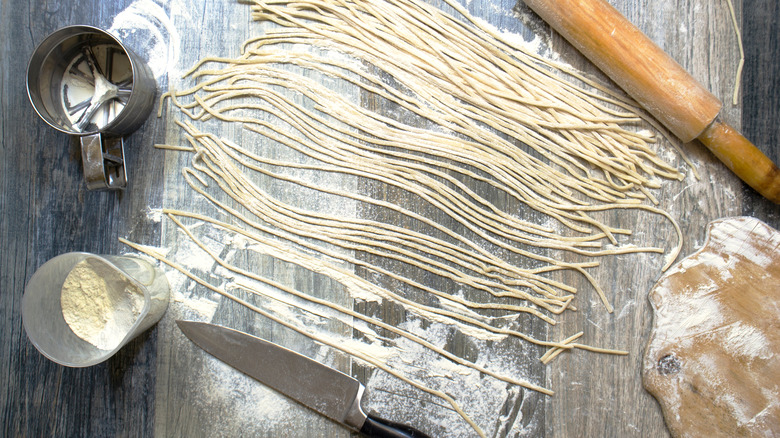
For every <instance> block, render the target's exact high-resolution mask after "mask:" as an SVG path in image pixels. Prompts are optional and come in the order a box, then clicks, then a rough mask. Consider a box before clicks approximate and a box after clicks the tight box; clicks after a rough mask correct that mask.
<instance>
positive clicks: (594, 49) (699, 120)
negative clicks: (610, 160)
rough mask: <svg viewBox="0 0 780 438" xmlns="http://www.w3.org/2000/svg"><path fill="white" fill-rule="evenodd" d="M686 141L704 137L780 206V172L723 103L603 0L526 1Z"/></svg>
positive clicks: (747, 180)
mask: <svg viewBox="0 0 780 438" xmlns="http://www.w3.org/2000/svg"><path fill="white" fill-rule="evenodd" d="M524 1H525V3H526V4H527V5H528V6H529V7H530V8H531V9H533V10H534V12H536V13H537V14H538V15H539V16H540V17H542V18H543V19H544V20H545V21H546V22H547V23H549V24H550V26H552V28H553V29H555V30H556V31H557V32H558V33H560V34H561V35H562V36H563V37H564V38H566V39H567V40H568V41H569V42H570V43H571V44H572V45H573V46H574V47H576V48H577V49H578V50H579V51H580V52H582V53H583V54H584V55H585V56H586V57H587V58H588V59H589V60H590V61H591V62H593V63H594V64H595V65H596V66H597V67H599V68H600V69H601V70H602V71H603V72H604V73H606V74H607V76H609V77H610V79H612V80H613V81H615V83H617V84H618V85H619V86H620V87H622V88H623V89H624V90H625V91H626V92H627V93H628V94H629V95H631V97H633V98H634V99H635V100H636V101H637V102H638V103H639V104H640V105H642V106H643V107H644V108H645V109H646V110H647V111H648V112H649V113H650V114H652V115H653V117H655V118H656V119H658V121H660V122H661V123H662V124H663V125H664V126H666V128H668V129H669V130H670V131H671V132H672V133H673V134H674V135H676V136H677V137H678V138H679V139H680V140H682V141H684V142H689V141H693V140H694V139H699V140H700V141H701V142H702V143H703V144H704V145H705V146H707V148H709V149H710V150H711V151H712V152H713V153H714V154H715V156H717V157H718V159H720V160H721V161H722V162H723V163H724V164H725V165H726V166H727V167H728V168H729V169H731V171H732V172H734V173H735V174H736V175H737V176H739V177H740V178H741V179H742V180H743V181H744V182H745V183H747V184H748V185H750V186H751V187H753V188H754V189H755V190H756V191H757V192H759V193H760V194H761V195H763V196H764V197H766V198H767V199H769V200H771V201H772V202H775V203H780V170H778V168H777V166H776V165H775V164H774V163H773V162H772V160H771V159H769V158H768V157H767V156H766V155H764V154H763V153H762V152H761V151H760V150H759V149H758V148H757V147H756V146H755V145H753V144H752V143H750V141H748V140H747V139H746V138H745V137H743V136H742V135H741V134H740V133H739V132H738V131H737V130H735V129H733V128H732V127H730V126H729V125H727V124H726V123H724V122H722V121H721V120H719V119H718V114H719V113H720V109H721V107H722V104H721V102H720V101H719V100H718V98H716V97H715V96H714V95H713V94H712V93H710V92H709V91H708V90H707V89H706V88H704V87H703V86H702V85H701V84H699V83H698V82H697V81H696V80H695V79H694V78H693V77H692V76H691V75H690V74H689V73H688V72H686V71H685V69H683V68H682V67H681V66H680V65H679V64H678V63H677V62H676V61H675V60H674V59H672V58H671V57H670V56H669V55H667V54H666V53H665V52H664V51H663V50H661V48H660V47H658V46H657V45H655V43H653V42H652V41H651V40H650V39H649V38H648V37H647V36H645V35H644V34H643V33H642V32H641V31H640V30H639V29H638V28H637V27H636V26H634V25H633V24H631V22H629V21H628V20H627V19H626V18H625V17H623V15H621V14H620V12H618V11H617V10H616V9H615V8H613V7H612V6H611V5H609V4H608V3H606V2H605V1H604V0H524Z"/></svg>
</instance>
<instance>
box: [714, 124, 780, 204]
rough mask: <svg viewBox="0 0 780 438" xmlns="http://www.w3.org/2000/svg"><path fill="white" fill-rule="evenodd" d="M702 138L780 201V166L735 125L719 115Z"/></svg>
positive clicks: (747, 179) (736, 171) (750, 182)
mask: <svg viewBox="0 0 780 438" xmlns="http://www.w3.org/2000/svg"><path fill="white" fill-rule="evenodd" d="M699 141H701V142H702V143H703V144H704V145H705V146H707V148H708V149H709V150H710V151H712V153H713V154H714V155H715V156H716V157H718V159H719V160H720V161H721V162H723V164H725V165H726V167H728V168H729V169H731V171H732V172H734V174H735V175H737V176H738V177H739V178H740V179H742V181H744V182H745V183H746V184H747V185H749V186H750V187H752V188H753V189H755V190H756V191H757V192H758V193H760V194H761V195H763V196H764V197H765V198H767V199H768V200H770V201H772V202H774V203H776V204H780V169H778V168H777V166H776V165H775V163H774V162H773V161H772V160H771V159H770V158H769V157H767V156H766V155H764V153H763V152H761V150H759V149H758V148H757V147H756V146H755V145H754V144H753V143H751V142H750V140H748V139H746V138H745V137H744V136H743V135H742V134H740V133H739V132H738V131H737V130H736V129H734V128H732V127H731V126H729V125H728V124H726V123H724V122H722V121H721V120H720V119H719V118H716V119H715V120H714V121H713V122H712V123H710V125H709V126H708V127H707V128H706V129H705V130H704V132H702V133H701V135H699Z"/></svg>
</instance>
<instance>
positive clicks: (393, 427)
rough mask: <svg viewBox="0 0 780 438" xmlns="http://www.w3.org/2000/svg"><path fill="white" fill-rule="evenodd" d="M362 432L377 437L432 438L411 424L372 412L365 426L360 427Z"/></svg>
mask: <svg viewBox="0 0 780 438" xmlns="http://www.w3.org/2000/svg"><path fill="white" fill-rule="evenodd" d="M360 433H362V434H363V435H366V436H368V437H375V438H430V437H428V435H426V434H424V433H422V432H420V431H419V430H417V429H415V428H413V427H411V426H407V425H405V424H400V423H395V422H393V421H388V420H385V419H382V418H379V417H377V416H375V415H371V414H369V415H368V418H366V422H365V423H363V427H361V428H360Z"/></svg>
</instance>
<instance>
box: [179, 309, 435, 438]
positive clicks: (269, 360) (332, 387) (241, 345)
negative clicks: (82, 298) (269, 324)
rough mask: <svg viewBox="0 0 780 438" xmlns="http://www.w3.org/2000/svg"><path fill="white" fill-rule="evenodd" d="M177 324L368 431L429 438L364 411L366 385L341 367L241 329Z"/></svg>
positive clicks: (219, 353) (269, 381)
mask: <svg viewBox="0 0 780 438" xmlns="http://www.w3.org/2000/svg"><path fill="white" fill-rule="evenodd" d="M176 324H178V325H179V328H180V329H181V331H182V332H184V334H185V335H187V337H188V338H190V340H192V341H193V342H194V343H195V344H197V345H198V346H199V347H201V348H202V349H204V350H206V352H208V353H209V354H211V355H213V356H215V357H216V358H218V359H219V360H221V361H223V362H225V363H227V364H228V365H230V366H232V367H233V368H236V369H237V370H239V371H241V372H243V373H245V374H247V375H249V376H250V377H253V378H255V379H257V380H259V381H260V382H262V383H263V384H265V385H267V386H269V387H271V388H273V389H275V390H276V391H279V392H281V393H282V394H284V395H286V396H288V397H290V398H292V399H294V400H296V401H298V402H299V403H301V404H303V405H304V406H307V407H309V408H311V409H313V410H314V411H316V412H318V413H320V414H322V415H324V416H326V417H328V418H330V419H331V420H334V421H337V422H339V423H341V424H343V425H345V426H347V427H349V428H351V429H354V430H356V431H359V432H360V433H362V434H364V435H366V436H369V437H378V438H427V435H425V434H424V433H422V432H420V431H418V430H416V429H414V428H412V427H410V426H406V425H403V424H398V423H394V422H391V421H387V420H384V419H381V418H379V417H376V416H374V415H371V414H368V415H367V414H365V413H364V412H363V409H362V408H361V406H360V402H361V398H362V396H363V391H365V387H364V386H363V384H361V383H360V382H358V381H357V380H355V379H353V378H352V377H350V376H348V375H346V374H344V373H342V372H340V371H337V370H334V369H333V368H330V367H328V366H325V365H323V364H321V363H319V362H317V361H315V360H312V359H309V358H308V357H306V356H303V355H300V354H298V353H296V352H294V351H291V350H288V349H286V348H284V347H281V346H279V345H276V344H274V343H271V342H268V341H265V340H263V339H260V338H257V337H255V336H252V335H249V334H246V333H242V332H239V331H237V330H233V329H229V328H226V327H221V326H218V325H213V324H208V323H204V322H197V321H176Z"/></svg>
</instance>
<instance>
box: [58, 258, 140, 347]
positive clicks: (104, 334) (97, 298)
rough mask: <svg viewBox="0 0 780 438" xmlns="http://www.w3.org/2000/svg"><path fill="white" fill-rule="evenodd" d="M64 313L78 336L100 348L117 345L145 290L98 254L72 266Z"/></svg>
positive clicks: (65, 289) (64, 289) (63, 300)
mask: <svg viewBox="0 0 780 438" xmlns="http://www.w3.org/2000/svg"><path fill="white" fill-rule="evenodd" d="M61 304H62V316H63V317H64V318H65V322H67V323H68V326H69V327H70V328H71V330H73V333H74V334H76V336H78V337H79V338H81V339H83V340H85V341H87V342H89V343H90V344H92V345H94V346H96V347H97V348H99V349H101V350H112V349H114V348H116V347H117V346H118V345H119V344H120V343H121V342H122V340H123V339H124V338H125V336H126V335H127V333H128V332H130V329H131V328H132V327H133V324H134V323H135V321H136V320H137V319H138V317H139V315H140V314H141V311H142V310H143V307H144V295H143V292H142V291H141V290H140V289H139V288H138V287H137V286H136V285H135V284H134V283H133V282H131V281H130V280H129V279H127V278H126V277H125V276H123V275H122V274H120V273H119V272H117V270H116V269H114V268H113V267H111V266H109V265H108V264H106V262H104V261H102V260H100V259H97V258H86V259H84V260H83V261H81V262H79V263H78V264H77V265H76V266H74V267H73V270H72V271H71V272H70V274H68V276H67V278H66V279H65V283H64V284H63V286H62V295H61Z"/></svg>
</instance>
